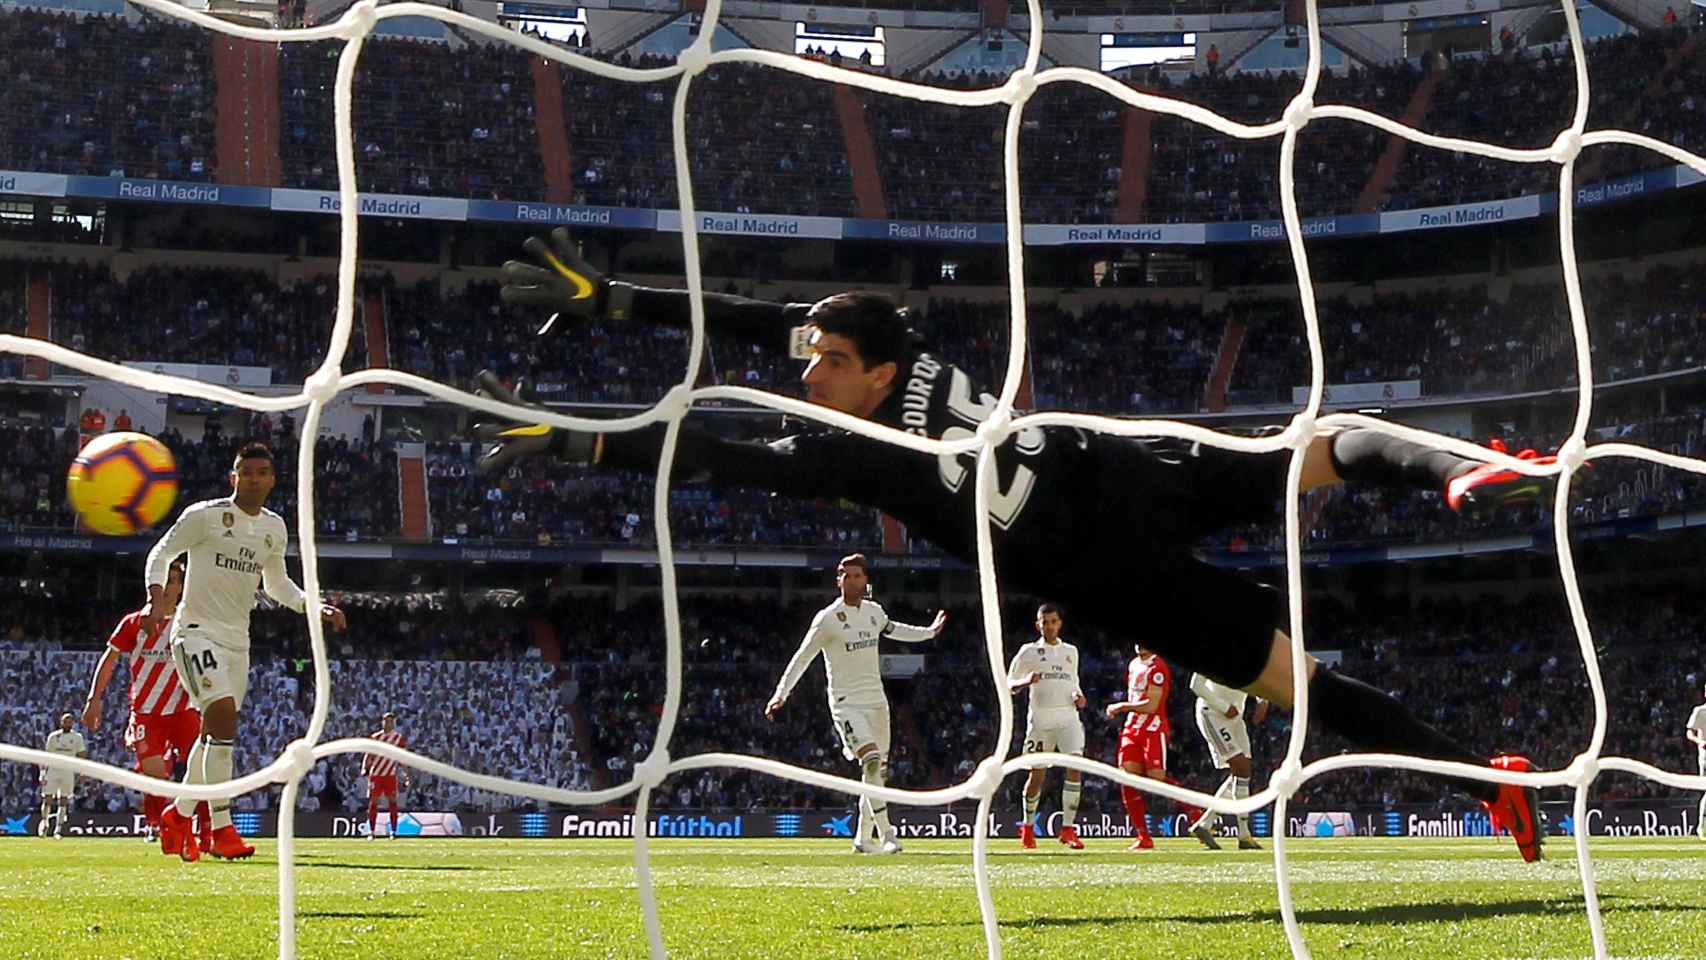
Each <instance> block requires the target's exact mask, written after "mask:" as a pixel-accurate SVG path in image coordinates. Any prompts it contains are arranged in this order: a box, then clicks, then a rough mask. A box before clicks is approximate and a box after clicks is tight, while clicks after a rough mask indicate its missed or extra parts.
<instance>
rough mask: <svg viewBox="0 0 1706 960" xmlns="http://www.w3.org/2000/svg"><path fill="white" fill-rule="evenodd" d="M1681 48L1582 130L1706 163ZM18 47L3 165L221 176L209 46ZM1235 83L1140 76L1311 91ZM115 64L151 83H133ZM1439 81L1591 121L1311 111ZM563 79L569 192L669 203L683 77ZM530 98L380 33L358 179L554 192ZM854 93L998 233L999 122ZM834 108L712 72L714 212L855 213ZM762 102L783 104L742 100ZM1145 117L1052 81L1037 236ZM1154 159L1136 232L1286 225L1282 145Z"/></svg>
mask: <svg viewBox="0 0 1706 960" xmlns="http://www.w3.org/2000/svg"><path fill="white" fill-rule="evenodd" d="M1681 36H1682V33H1681V32H1680V31H1669V32H1667V31H1646V32H1639V33H1628V34H1624V35H1622V36H1618V37H1614V38H1607V39H1601V40H1596V41H1593V42H1592V43H1591V45H1590V47H1589V50H1588V59H1589V66H1590V76H1591V78H1592V96H1591V99H1590V115H1589V126H1590V127H1598V126H1621V127H1625V128H1629V129H1635V130H1637V131H1639V132H1643V133H1647V134H1649V135H1653V136H1657V137H1660V138H1662V139H1666V140H1668V141H1670V142H1673V143H1676V144H1678V145H1681V146H1684V147H1693V148H1697V147H1698V146H1699V144H1700V143H1701V142H1702V139H1703V137H1702V133H1703V131H1702V123H1703V122H1706V109H1702V104H1701V102H1700V99H1699V97H1698V96H1697V95H1695V94H1694V93H1693V91H1695V90H1697V89H1700V82H1699V81H1700V80H1701V79H1702V77H1703V76H1706V52H1702V50H1701V49H1699V48H1700V46H1701V45H1699V44H1695V43H1684V42H1681V41H1680V40H1679V37H1681ZM0 41H3V42H0V48H4V49H5V50H6V54H5V57H6V59H4V60H0V65H4V66H5V67H7V68H9V69H8V75H9V76H13V77H14V78H15V83H16V84H20V85H21V88H22V91H23V95H21V96H17V97H14V98H12V99H10V100H9V101H8V104H6V105H0V151H3V152H0V169H5V168H11V169H18V170H41V171H48V172H64V173H84V174H96V175H117V174H123V175H129V176H148V177H161V178H166V179H178V180H209V179H212V172H213V171H212V167H213V163H214V159H213V149H212V143H213V95H214V89H213V88H214V85H215V84H214V78H213V76H212V68H211V62H212V61H211V55H210V52H209V51H210V41H209V39H208V37H207V34H206V31H201V30H198V29H197V28H195V27H191V26H186V25H180V24H177V23H170V22H166V21H165V20H164V19H163V18H159V17H155V16H152V15H143V16H141V17H139V18H137V19H135V20H126V19H120V18H113V17H104V16H98V15H97V16H86V17H77V16H71V15H68V14H63V13H44V12H38V11H32V10H9V11H7V12H5V13H3V14H0ZM338 50H339V44H337V43H335V42H319V43H306V44H286V45H284V46H283V47H282V48H281V51H280V58H281V76H280V84H279V86H280V94H279V95H280V100H281V103H280V105H279V110H280V118H281V127H282V130H281V133H282V151H283V161H284V174H283V182H284V185H286V186H294V187H309V188H314V189H332V188H334V187H335V185H336V177H335V158H334V153H333V148H332V136H331V133H332V126H331V122H332V110H331V105H330V99H331V92H332V78H333V75H334V71H335V68H336V61H337V54H338ZM615 62H617V63H619V64H622V65H625V66H633V67H659V66H664V65H667V64H668V63H670V62H671V61H669V60H667V59H665V58H660V57H656V56H646V55H641V56H637V57H636V56H630V55H629V54H627V53H622V54H618V55H617V57H616V60H615ZM1235 67H1236V65H1232V67H1231V68H1229V69H1216V70H1212V71H1202V72H1197V73H1194V74H1192V75H1190V76H1189V77H1187V78H1185V79H1183V80H1174V79H1172V74H1169V73H1166V72H1163V71H1161V70H1159V69H1153V70H1151V71H1149V72H1148V73H1147V74H1145V75H1143V76H1141V77H1138V78H1136V79H1135V80H1133V81H1131V82H1132V83H1133V84H1134V85H1135V86H1138V87H1140V88H1142V89H1145V90H1149V91H1151V92H1156V93H1160V94H1163V95H1167V96H1174V97H1178V98H1181V99H1184V100H1187V101H1189V102H1192V103H1196V104H1199V105H1202V106H1205V107H1208V108H1210V109H1213V110H1215V111H1217V112H1220V113H1223V114H1225V115H1227V116H1229V117H1232V118H1234V119H1237V120H1241V121H1244V122H1258V123H1259V122H1268V121H1272V120H1274V119H1276V118H1278V117H1279V116H1280V114H1281V112H1282V111H1283V109H1284V107H1285V104H1286V103H1287V102H1288V101H1289V99H1290V98H1291V96H1292V95H1294V94H1295V93H1296V91H1297V89H1298V88H1299V85H1300V83H1301V79H1300V77H1299V75H1298V74H1296V73H1295V72H1291V71H1243V70H1238V69H1236V68H1235ZM120 71H122V72H125V73H126V75H128V73H130V72H135V73H140V74H143V75H146V76H148V77H150V79H151V82H150V83H147V84H134V83H123V82H120V79H119V78H120V73H119V72H120ZM1429 72H1437V73H1438V74H1439V76H1438V77H1436V78H1432V79H1431V80H1428V81H1426V82H1429V83H1430V84H1431V85H1433V89H1432V93H1431V96H1430V97H1429V99H1428V102H1427V106H1428V109H1427V110H1426V112H1425V113H1424V115H1423V116H1422V119H1421V121H1420V122H1421V126H1422V128H1423V129H1424V130H1427V131H1428V132H1432V133H1439V134H1446V135H1454V136H1461V137H1467V138H1470V139H1476V140H1483V141H1490V142H1496V143H1501V144H1506V145H1516V146H1529V147H1533V146H1541V145H1544V144H1547V143H1550V142H1551V141H1552V139H1553V137H1554V136H1555V135H1556V132H1557V131H1558V130H1561V129H1562V128H1563V127H1564V126H1565V125H1566V124H1567V121H1568V117H1569V115H1570V113H1571V110H1572V109H1573V105H1574V97H1575V91H1574V74H1573V70H1572V68H1571V65H1570V57H1569V54H1568V51H1567V50H1562V49H1559V48H1556V47H1554V46H1540V47H1535V48H1527V47H1522V46H1516V47H1514V48H1513V49H1512V50H1511V51H1509V52H1503V53H1493V52H1476V54H1475V55H1471V56H1459V57H1455V58H1446V57H1433V56H1430V57H1423V58H1418V59H1416V60H1399V61H1396V62H1394V63H1391V64H1387V65H1382V66H1377V67H1364V66H1361V65H1358V64H1352V65H1351V66H1350V67H1349V68H1348V69H1347V71H1346V72H1345V73H1344V74H1343V75H1332V74H1329V75H1326V76H1324V77H1323V79H1322V85H1321V87H1320V89H1319V91H1318V92H1317V96H1316V100H1317V102H1320V103H1328V102H1334V103H1349V104H1354V105H1358V106H1364V107H1367V108H1369V109H1372V110H1376V111H1378V112H1381V113H1383V114H1386V115H1388V116H1401V115H1403V113H1404V111H1405V109H1406V107H1407V106H1408V105H1409V104H1410V102H1411V100H1412V97H1413V95H1414V94H1416V92H1417V90H1418V88H1419V87H1420V86H1421V85H1422V84H1423V83H1424V78H1426V76H1427V74H1428V73H1429ZM558 74H559V75H560V77H561V84H562V91H561V97H560V99H561V102H562V104H563V110H564V116H563V118H562V122H563V124H564V127H565V129H566V130H567V132H568V141H569V144H570V151H569V157H568V162H569V163H570V164H571V169H572V172H571V174H570V176H571V179H572V182H573V196H572V197H570V198H569V199H572V200H574V201H575V202H580V203H587V204H594V205H610V206H635V207H669V206H674V205H675V203H676V200H675V194H676V189H675V183H674V178H675V171H674V164H673V159H672V149H671V142H672V141H671V136H670V105H671V101H672V97H673V89H674V88H673V85H672V83H670V82H668V81H659V82H654V83H645V84H638V83H625V82H621V81H611V80H605V79H603V78H600V77H597V76H595V75H592V74H589V73H586V72H584V71H579V70H574V69H571V68H563V69H561V70H559V71H558ZM101 77H106V78H107V81H101V80H99V79H98V78H101ZM67 78H76V79H75V80H73V81H70V82H68V80H67ZM917 79H919V80H922V81H924V82H927V83H932V84H936V85H941V86H947V87H955V88H969V87H983V86H991V85H997V84H999V82H1000V81H1001V80H1002V78H1001V77H999V76H996V75H991V74H981V73H955V74H947V73H925V74H921V75H920V76H919V77H917ZM109 81H110V82H109ZM535 85H536V79H535V77H534V74H533V70H532V67H531V65H530V61H529V58H528V57H527V55H525V54H524V53H522V52H521V51H520V50H517V49H515V48H512V47H509V46H507V45H495V46H494V45H490V44H485V43H477V44H472V45H459V46H457V47H452V46H451V45H449V44H446V43H438V42H428V41H423V40H419V39H404V38H394V37H375V38H371V39H370V41H369V42H368V43H367V44H366V46H365V48H364V49H363V52H362V58H361V63H360V66H359V69H358V72H357V83H356V98H357V99H356V102H357V103H358V104H360V109H359V110H357V112H356V118H355V122H356V130H355V133H356V144H357V150H358V157H357V171H358V179H359V183H360V186H361V188H362V189H364V190H368V191H372V192H382V193H406V194H417V195H439V196H454V197H472V198H484V199H511V200H524V201H525V200H541V199H544V197H545V178H544V166H545V161H544V158H543V157H542V154H541V147H540V143H539V141H540V138H539V135H538V132H537V123H536V121H537V117H536V116H535V113H536V110H537V109H538V106H537V104H538V103H539V102H540V101H539V100H538V99H537V96H536V91H535ZM121 91H122V92H121ZM854 95H855V97H856V98H857V100H858V102H859V103H860V104H862V105H863V112H864V114H865V116H866V118H867V121H868V126H869V129H870V134H871V137H872V139H873V141H874V146H875V149H876V159H877V165H878V174H879V179H880V181H881V184H882V187H883V190H884V193H885V202H886V206H887V208H888V210H887V213H888V215H889V216H890V217H893V218H897V219H931V220H971V221H978V222H999V221H1001V220H1002V219H1003V207H1002V204H1003V193H1002V189H1001V187H1002V161H1001V153H1002V151H1001V143H1000V140H1001V136H1002V131H1003V127H1004V123H1005V112H1004V111H1003V110H1001V109H999V108H996V107H986V108H953V107H945V106H941V105H936V104H929V103H924V102H921V101H914V100H911V99H908V98H901V97H893V96H888V95H879V94H874V93H869V92H867V91H863V90H860V91H856V92H855V94H854ZM835 96H836V95H835V94H834V93H833V92H832V90H831V89H830V87H829V86H827V85H825V84H821V83H816V82H800V83H788V84H777V83H774V82H772V78H771V75H770V74H769V73H767V72H766V71H765V70H764V68H760V67H754V66H748V65H719V66H716V67H714V68H712V69H711V70H709V71H707V72H706V74H705V75H704V76H702V77H700V78H699V79H698V80H697V82H696V83H695V85H694V87H693V98H694V99H693V103H692V104H691V109H690V110H689V114H688V141H689V143H688V147H689V153H690V157H691V160H692V163H693V169H694V173H695V187H696V196H697V198H698V200H699V203H700V206H701V208H702V209H714V210H725V211H731V212H743V211H756V212H785V213H793V214H816V215H823V216H850V215H853V214H854V212H855V208H854V203H853V183H852V174H851V172H850V170H851V168H850V166H849V163H848V157H847V148H846V145H845V138H844V136H843V131H842V129H841V125H842V120H841V119H840V114H839V112H838V110H837V108H836V105H835V102H834V97H835ZM548 99H549V100H550V101H551V102H553V103H554V102H555V101H556V100H557V99H558V98H555V97H553V98H548ZM758 100H762V101H763V103H764V109H762V110H750V109H745V105H747V104H750V103H753V102H757V101H758ZM1127 109H1128V108H1126V107H1125V106H1124V105H1122V104H1118V103H1116V102H1115V101H1114V100H1112V99H1111V98H1108V97H1107V96H1106V95H1104V94H1102V93H1100V92H1099V91H1094V90H1091V89H1089V88H1085V87H1082V86H1081V85H1074V84H1057V85H1050V86H1048V87H1045V88H1043V89H1042V90H1041V91H1039V93H1038V94H1037V97H1036V99H1035V100H1034V101H1033V102H1032V103H1031V104H1030V105H1029V107H1028V113H1027V118H1026V122H1025V129H1024V131H1023V135H1022V137H1021V144H1020V156H1021V159H1020V166H1021V181H1022V187H1023V197H1024V199H1023V203H1024V214H1025V217H1026V219H1027V220H1028V221H1030V222H1045V223H1050V222H1052V223H1061V222H1102V223H1106V222H1117V221H1120V220H1122V219H1123V220H1130V219H1133V218H1132V217H1131V216H1129V213H1128V215H1127V216H1124V217H1121V216H1118V215H1117V209H1118V206H1119V204H1118V198H1119V181H1120V179H1121V176H1122V172H1123V170H1122V166H1123V153H1122V147H1121V139H1122V133H1121V127H1122V121H1121V116H1122V114H1123V113H1124V112H1125V111H1126V110H1127ZM1386 143H1387V136H1386V135H1385V134H1383V133H1380V132H1379V131H1376V130H1373V129H1372V128H1369V127H1367V126H1364V125H1360V124H1350V123H1346V122H1339V121H1322V122H1319V123H1318V125H1316V126H1313V127H1311V129H1310V130H1309V131H1308V132H1307V133H1306V134H1305V135H1304V138H1303V140H1302V146H1301V148H1300V153H1299V159H1300V162H1299V179H1298V188H1299V192H1300V200H1301V203H1302V209H1303V211H1304V213H1305V214H1306V215H1307V214H1314V215H1325V214H1333V213H1349V212H1352V211H1353V210H1354V209H1355V208H1356V207H1357V202H1358V199H1359V197H1360V195H1361V193H1362V190H1363V188H1364V185H1365V184H1366V183H1368V181H1369V176H1370V175H1371V174H1372V173H1373V172H1374V171H1375V167H1376V164H1375V161H1376V159H1377V158H1378V157H1379V156H1380V154H1381V152H1382V151H1383V150H1384V149H1385V146H1386ZM1151 145H1152V155H1151V157H1150V158H1149V160H1148V161H1147V168H1148V174H1147V177H1146V182H1145V183H1144V184H1143V189H1142V190H1141V191H1140V193H1141V196H1142V198H1143V200H1144V204H1143V209H1142V211H1141V214H1140V215H1139V216H1137V217H1136V219H1138V220H1141V221H1146V222H1197V221H1207V220H1225V219H1271V218H1277V217H1278V216H1279V209H1280V204H1279V198H1278V196H1277V188H1278V163H1277V161H1278V146H1279V145H1278V139H1277V138H1272V137H1270V138H1267V139H1265V140H1259V141H1246V140H1239V139H1237V138H1230V137H1226V136H1225V135H1222V134H1220V133H1217V132H1215V131H1213V130H1211V129H1209V128H1207V127H1203V126H1200V125H1197V124H1193V123H1189V122H1186V121H1183V120H1179V119H1176V118H1173V117H1170V116H1166V115H1157V116H1156V117H1155V118H1154V123H1153V127H1152V131H1151ZM1582 162H1583V167H1582V169H1581V170H1580V171H1578V182H1583V183H1585V182H1589V181H1591V180H1593V179H1595V178H1599V177H1614V176H1620V175H1626V174H1629V173H1632V172H1636V171H1639V170H1643V169H1651V168H1653V167H1656V166H1659V165H1662V164H1668V163H1669V162H1670V161H1668V160H1666V159H1663V158H1661V157H1659V156H1658V155H1657V154H1654V153H1652V152H1651V151H1641V150H1635V149H1633V148H1596V149H1595V150H1591V151H1589V153H1588V154H1587V155H1586V156H1585V157H1584V158H1583V161H1582ZM1556 176H1557V175H1556V172H1555V170H1554V169H1553V168H1552V165H1550V164H1512V163H1505V162H1502V161H1491V160H1485V159H1483V158H1480V157H1476V156H1472V155H1468V154H1456V153H1452V152H1449V151H1442V150H1433V149H1423V148H1416V147H1412V148H1410V149H1408V150H1407V151H1406V153H1405V155H1404V159H1403V162H1402V164H1401V165H1400V167H1399V169H1398V170H1397V173H1396V177H1395V179H1394V180H1393V181H1392V182H1391V183H1390V184H1388V185H1386V186H1385V188H1384V189H1383V190H1382V191H1381V192H1380V196H1379V197H1378V198H1377V200H1376V201H1375V204H1376V206H1377V207H1379V208H1386V209H1399V208H1413V207H1424V206H1435V205H1440V204H1447V203H1462V202H1471V201H1477V200H1489V199H1496V198H1502V197H1507V196H1513V195H1518V194H1525V193H1537V192H1546V191H1550V190H1553V189H1555V186H1556ZM1134 196H1135V195H1134Z"/></svg>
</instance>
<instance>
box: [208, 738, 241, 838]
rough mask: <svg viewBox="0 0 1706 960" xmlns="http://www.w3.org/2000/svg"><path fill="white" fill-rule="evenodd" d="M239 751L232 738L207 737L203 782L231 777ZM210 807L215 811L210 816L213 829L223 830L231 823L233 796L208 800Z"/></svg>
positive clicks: (214, 781) (215, 781)
mask: <svg viewBox="0 0 1706 960" xmlns="http://www.w3.org/2000/svg"><path fill="white" fill-rule="evenodd" d="M236 752H237V744H236V743H235V742H234V741H231V740H215V739H214V738H212V737H208V738H207V750H206V751H205V752H204V753H203V754H202V782H203V783H218V782H220V781H221V780H229V779H231V766H232V759H231V757H232V754H234V753H236ZM207 806H208V809H210V810H212V811H213V816H212V817H211V818H210V819H211V820H212V823H213V829H215V830H223V829H225V828H226V827H229V826H230V825H231V798H230V797H220V798H219V799H217V800H210V801H208V804H207Z"/></svg>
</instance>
